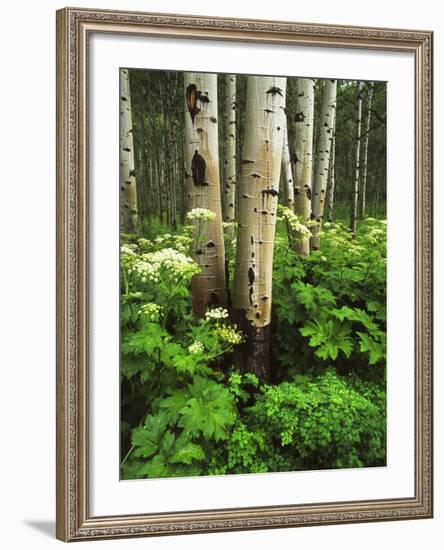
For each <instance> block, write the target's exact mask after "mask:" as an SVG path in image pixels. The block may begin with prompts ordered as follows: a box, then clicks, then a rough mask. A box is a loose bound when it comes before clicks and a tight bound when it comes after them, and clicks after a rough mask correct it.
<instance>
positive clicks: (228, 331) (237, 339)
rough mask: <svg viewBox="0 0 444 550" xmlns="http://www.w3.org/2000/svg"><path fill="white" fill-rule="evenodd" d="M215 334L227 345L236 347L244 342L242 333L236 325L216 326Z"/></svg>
mask: <svg viewBox="0 0 444 550" xmlns="http://www.w3.org/2000/svg"><path fill="white" fill-rule="evenodd" d="M215 333H216V334H217V336H218V337H219V338H220V339H221V340H223V341H224V342H227V343H229V344H233V345H238V344H241V343H242V342H243V341H244V336H243V334H242V332H241V331H240V330H238V328H237V326H236V325H234V326H230V325H226V324H222V325H218V326H217V328H216V330H215Z"/></svg>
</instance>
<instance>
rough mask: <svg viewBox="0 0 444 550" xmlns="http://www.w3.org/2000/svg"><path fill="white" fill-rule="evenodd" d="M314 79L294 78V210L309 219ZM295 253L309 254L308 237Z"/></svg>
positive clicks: (298, 244)
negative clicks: (295, 79) (295, 88)
mask: <svg viewBox="0 0 444 550" xmlns="http://www.w3.org/2000/svg"><path fill="white" fill-rule="evenodd" d="M314 85H315V83H314V80H313V79H311V78H298V79H297V81H296V87H297V90H296V114H295V117H294V130H295V131H294V134H295V136H294V155H293V177H294V212H295V214H297V215H298V216H300V217H301V218H302V220H303V221H304V222H306V223H307V222H308V221H309V220H310V217H311V196H312V186H311V180H312V172H313V126H314V125H313V116H314ZM296 252H297V253H298V254H301V255H307V254H309V253H310V237H304V238H303V239H301V240H299V241H298V242H297V244H296Z"/></svg>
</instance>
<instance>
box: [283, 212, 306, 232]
mask: <svg viewBox="0 0 444 550" xmlns="http://www.w3.org/2000/svg"><path fill="white" fill-rule="evenodd" d="M282 217H283V218H284V219H285V220H286V221H287V223H288V225H289V226H290V229H291V230H292V232H294V233H298V235H299V236H301V237H302V236H303V235H306V236H308V235H311V232H310V230H309V229H308V227H307V226H306V225H305V224H303V223H302V222H301V220H300V219H299V217H298V216H296V214H295V213H294V212H292V211H291V210H290V209H289V208H283V209H282Z"/></svg>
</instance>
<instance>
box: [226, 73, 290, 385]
mask: <svg viewBox="0 0 444 550" xmlns="http://www.w3.org/2000/svg"><path fill="white" fill-rule="evenodd" d="M285 92H286V79H285V78H275V77H264V76H249V77H248V81H247V104H246V114H245V138H244V144H243V150H242V160H241V165H242V169H241V177H240V184H239V185H240V188H239V216H238V234H237V251H236V267H235V275H234V292H233V317H234V320H235V321H236V323H238V325H239V326H240V328H241V329H242V331H243V332H244V335H245V342H244V343H243V344H242V346H241V347H240V349H239V351H238V352H237V356H236V357H235V362H236V364H237V365H238V366H240V367H241V368H242V369H243V370H245V371H249V372H253V373H255V374H256V375H257V376H258V377H259V378H261V379H262V380H266V381H269V380H270V379H271V377H272V373H271V325H270V322H271V302H272V271H273V246H274V238H275V227H276V210H277V201H278V195H279V178H280V170H281V158H282V147H283V139H284V123H285V112H284V105H285Z"/></svg>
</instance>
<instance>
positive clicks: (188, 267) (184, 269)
mask: <svg viewBox="0 0 444 550" xmlns="http://www.w3.org/2000/svg"><path fill="white" fill-rule="evenodd" d="M162 271H166V272H167V273H168V275H169V277H170V278H172V279H173V281H179V280H180V279H182V278H191V277H192V276H193V275H194V274H195V273H198V272H199V267H198V266H197V264H196V263H195V262H194V261H193V260H192V259H191V258H189V257H188V256H185V254H183V253H182V252H178V251H177V250H174V249H172V248H164V249H163V250H158V251H157V252H150V253H148V254H142V256H141V259H140V260H138V261H136V262H135V263H134V265H133V266H132V267H131V269H130V273H134V274H136V275H138V276H139V277H140V278H141V280H142V282H143V283H146V282H147V281H150V282H152V283H158V282H159V281H160V276H161V272H162Z"/></svg>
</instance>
